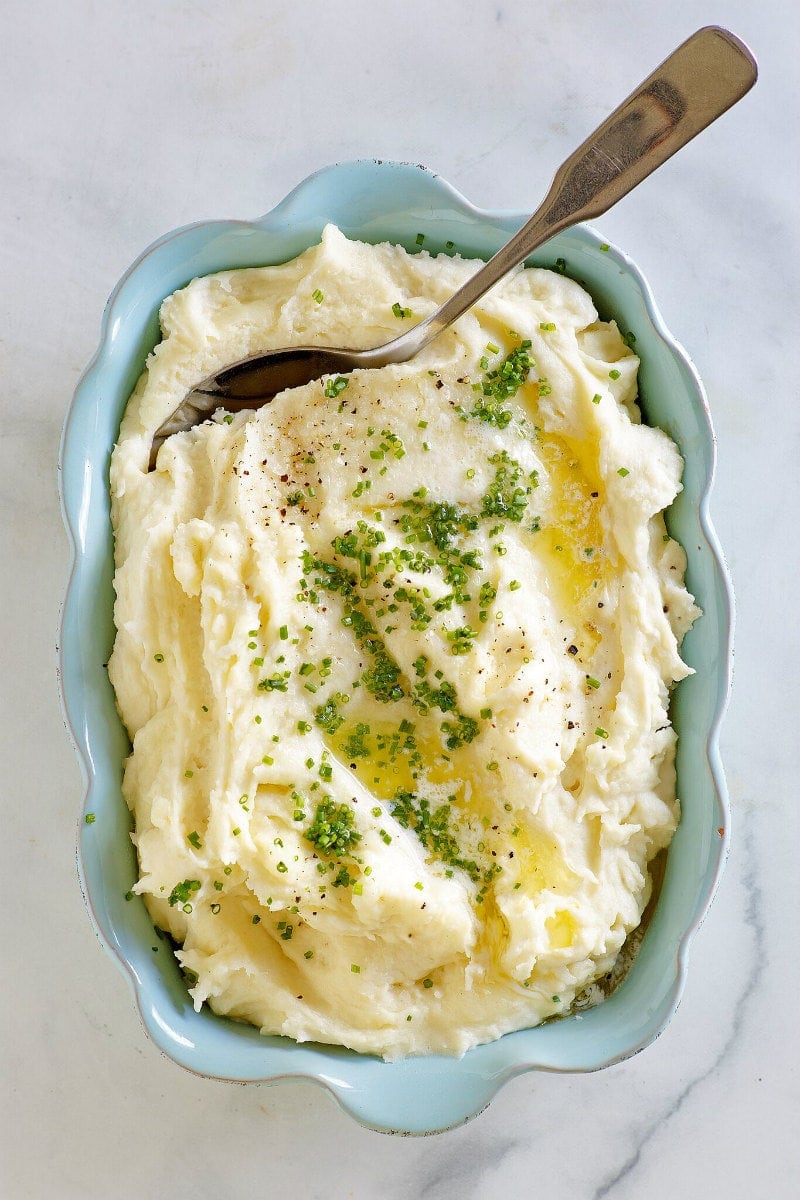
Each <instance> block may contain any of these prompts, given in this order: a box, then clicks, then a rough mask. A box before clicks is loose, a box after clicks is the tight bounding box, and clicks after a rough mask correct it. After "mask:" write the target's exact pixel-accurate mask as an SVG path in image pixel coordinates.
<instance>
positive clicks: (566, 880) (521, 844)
mask: <svg viewBox="0 0 800 1200" xmlns="http://www.w3.org/2000/svg"><path fill="white" fill-rule="evenodd" d="M510 841H511V843H512V844H513V849H514V858H515V859H516V860H517V870H518V872H519V876H518V878H519V882H520V883H521V884H522V888H523V890H524V891H525V892H526V893H527V895H529V896H535V895H537V894H538V893H539V892H542V891H545V889H550V890H552V891H557V892H559V893H562V894H569V893H570V892H572V891H574V889H575V884H576V882H577V877H576V876H575V874H574V872H573V871H571V870H570V868H569V867H568V866H567V864H566V863H565V862H564V857H563V855H562V853H561V849H560V847H559V845H558V843H557V842H556V841H555V840H554V839H553V838H550V837H547V836H546V835H545V834H543V833H540V832H539V831H538V830H535V829H530V828H527V829H526V828H521V829H520V831H519V833H518V834H517V836H516V837H512V838H511V839H510Z"/></svg>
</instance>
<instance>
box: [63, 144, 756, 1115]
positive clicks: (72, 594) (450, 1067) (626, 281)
mask: <svg viewBox="0 0 800 1200" xmlns="http://www.w3.org/2000/svg"><path fill="white" fill-rule="evenodd" d="M526 216H527V214H523V213H518V212H487V211H485V210H481V209H477V208H475V207H474V206H473V205H471V204H469V203H468V202H467V201H466V200H465V199H464V198H463V197H462V196H461V195H459V193H458V192H456V191H455V190H454V189H453V188H452V187H450V186H449V184H447V183H445V182H444V181H443V180H442V179H441V178H439V177H438V176H436V175H434V174H432V173H431V172H429V171H427V170H425V169H423V168H420V167H415V166H410V165H407V164H400V163H389V162H366V161H365V162H353V163H344V164H339V165H337V166H333V167H329V168H326V169H324V170H322V171H320V172H318V173H317V174H315V175H312V176H311V177H310V178H309V179H307V180H305V181H304V182H303V183H301V184H300V186H299V187H298V188H296V189H295V190H294V191H293V192H292V193H291V194H290V195H289V196H288V197H287V198H286V199H285V200H284V201H283V202H282V203H281V204H279V205H278V207H277V208H275V209H274V210H273V211H272V212H270V213H268V214H267V215H266V216H264V217H261V218H259V219H258V220H256V221H209V222H202V223H199V224H196V225H190V226H187V227H185V228H183V229H179V230H176V231H175V232H174V233H170V234H168V235H167V236H166V237H164V238H161V239H160V240H159V241H157V242H156V243H155V244H154V245H153V246H151V247H150V248H149V249H148V250H146V251H145V252H144V254H142V255H141V257H140V258H139V259H138V260H137V261H136V262H135V263H134V264H133V266H132V267H131V268H130V270H129V271H128V272H127V273H126V274H125V275H124V277H123V278H122V279H121V281H120V282H119V284H118V285H117V287H116V288H115V289H114V292H113V293H112V295H111V298H110V300H109V302H108V305H107V308H106V311H105V314H104V317H103V322H102V329H101V337H100V345H99V348H98V351H97V354H96V355H95V357H94V359H93V360H92V362H91V363H90V364H89V367H88V368H87V370H86V372H85V374H84V375H83V377H82V379H81V381H80V383H79V384H78V387H77V390H76V392H75V396H74V398H73V401H72V405H71V407H70V410H69V413H68V415H67V419H66V423H65V426H64V433H63V440H62V446H61V456H60V483H61V496H62V505H63V512H64V520H65V523H66V526H67V530H68V533H69V536H70V539H71V542H72V552H73V557H72V568H71V572H70V578H69V584H68V587H67V592H66V597H65V601H64V607H63V618H62V629H61V644H60V672H61V689H62V697H63V704H64V708H65V712H66V717H67V721H68V725H69V728H70V730H71V732H72V737H73V740H74V743H75V747H76V750H77V753H78V757H79V760H80V764H81V768H82V772H83V776H84V781H85V786H86V795H85V801H84V812H83V814H82V815H81V818H80V826H79V836H78V841H79V847H78V870H79V876H80V881H81V886H82V888H83V892H84V895H85V898H86V903H87V906H88V909H89V912H90V914H91V917H92V920H93V922H94V925H95V929H96V930H97V932H98V934H99V936H100V938H101V940H102V942H103V944H104V945H105V947H106V948H107V949H108V951H109V952H110V954H111V955H112V957H113V958H114V960H115V961H116V962H117V963H118V965H119V966H120V967H121V968H122V970H123V971H124V973H125V974H126V976H127V978H128V980H129V981H130V983H131V984H132V986H133V989H134V993H135V996H136V1002H137V1004H138V1006H139V1011H140V1013H141V1016H142V1020H143V1022H144V1025H145V1028H146V1030H147V1032H148V1033H149V1034H150V1036H151V1037H152V1038H153V1040H154V1041H155V1043H156V1045H157V1046H158V1047H159V1048H160V1049H161V1050H162V1051H164V1053H165V1054H167V1055H169V1056H170V1057H171V1058H172V1059H174V1060H175V1062H177V1063H179V1064H180V1065H181V1066H184V1067H186V1068H188V1069H189V1070H192V1071H195V1072H197V1073H198V1074H200V1075H205V1076H210V1077H213V1078H222V1079H229V1080H237V1081H255V1082H274V1081H276V1080H278V1079H284V1078H304V1079H312V1080H316V1081H317V1082H319V1083H321V1084H323V1085H324V1086H325V1087H327V1088H328V1089H329V1091H330V1092H331V1093H332V1094H333V1096H334V1097H335V1098H336V1099H337V1100H338V1102H339V1103H340V1104H341V1105H342V1107H343V1108H344V1109H345V1110H346V1111H347V1112H349V1113H351V1114H352V1115H353V1116H354V1117H355V1118H356V1119H357V1120H359V1121H361V1122H362V1123H363V1124H365V1125H369V1126H372V1127H374V1128H376V1129H381V1130H386V1131H398V1132H406V1133H430V1132H433V1131H436V1130H441V1129H444V1128H447V1127H450V1126H453V1125H456V1124H458V1123H460V1122H462V1121H465V1120H467V1119H469V1118H470V1117H471V1116H473V1115H475V1114H476V1113H478V1112H479V1111H480V1110H481V1109H482V1108H483V1107H484V1106H485V1105H486V1104H487V1103H488V1102H489V1100H490V1099H491V1098H492V1096H493V1095H494V1093H495V1092H496V1091H497V1090H498V1088H499V1087H501V1085H502V1084H504V1083H505V1082H506V1081H507V1080H508V1079H510V1078H512V1077H513V1076H515V1075H518V1074H520V1073H521V1072H523V1071H529V1070H550V1071H593V1070H597V1069H598V1068H601V1067H604V1066H608V1065H610V1064H612V1063H615V1062H619V1061H620V1060H621V1059H624V1058H627V1057H629V1056H630V1055H632V1054H635V1053H636V1052H637V1051H639V1050H641V1049H643V1048H644V1047H645V1046H647V1045H648V1044H649V1043H650V1042H652V1041H653V1039H654V1038H655V1037H656V1036H657V1035H658V1034H659V1033H660V1032H661V1031H662V1030H663V1028H664V1027H665V1025H666V1024H667V1022H668V1021H669V1020H670V1018H671V1016H672V1015H673V1013H674V1012H675V1009H676V1008H677V1005H678V1002H679V999H680V996H681V992H682V989H683V986H684V983H685V978H686V970H687V957H688V948H689V942H690V940H691V936H692V934H693V932H694V931H695V930H696V929H697V926H698V924H699V922H700V921H701V919H702V917H703V916H704V914H705V912H706V910H707V908H708V905H709V903H710V901H711V897H712V894H713V892H714V889H715V887H716V885H717V882H718V879H719V875H720V871H721V868H722V864H723V861H724V856H725V852H726V846H727V836H728V834H727V829H728V814H727V798H726V792H725V783H724V777H723V772H722V766H721V763H720V759H719V752H718V745H717V735H718V727H719V723H720V719H721V716H722V713H723V710H724V707H725V703H726V699H727V694H728V687H729V675H730V660H731V628H732V601H731V592H730V586H729V582H728V578H727V575H726V571H725V567H724V563H723V560H722V556H721V553H720V550H719V547H718V544H717V540H716V537H715V534H714V531H713V528H712V526H711V522H710V518H709V515H708V494H709V489H710V487H711V481H712V475H713V469H714V456H715V447H714V438H713V433H712V429H711V422H710V418H709V413H708V406H707V403H706V398H705V395H704V392H703V388H702V385H701V383H700V380H699V379H698V377H697V374H696V372H695V370H694V368H693V366H692V364H691V362H690V360H689V359H688V357H687V355H686V354H685V353H684V351H683V350H682V349H681V348H680V347H679V346H678V345H677V344H676V343H675V341H674V340H673V339H672V337H671V336H670V335H669V333H668V332H667V330H666V329H665V328H664V324H663V322H662V319H661V317H660V315H659V313H658V310H657V309H656V306H655V302H654V300H653V297H652V295H651V293H650V290H649V288H648V285H647V283H646V282H645V280H644V278H643V277H642V275H641V273H640V272H639V270H638V269H637V268H636V267H635V265H634V264H633V263H632V262H631V260H630V259H629V258H627V257H626V256H625V255H624V254H623V253H621V252H620V251H619V250H617V249H615V248H614V247H609V246H607V245H606V244H605V243H604V242H603V241H602V239H601V237H600V236H599V235H598V234H597V233H596V232H594V231H593V230H592V229H589V228H587V227H584V226H582V227H579V228H576V229H573V230H571V231H568V232H565V233H562V234H559V235H558V236H557V237H556V238H554V239H553V241H551V242H550V243H549V244H548V245H547V246H546V247H544V248H543V249H542V250H541V251H540V252H539V253H538V254H536V255H535V256H534V258H533V259H532V262H534V263H536V264H540V265H553V264H554V263H555V260H556V259H557V258H563V259H565V260H566V263H567V273H568V274H570V275H572V276H573V277H574V278H576V279H578V280H580V281H581V282H583V283H584V284H585V285H586V287H587V288H588V290H589V291H590V292H591V293H592V295H593V297H594V298H595V301H596V303H597V305H598V307H599V309H600V312H601V315H602V316H606V317H611V316H613V317H614V318H616V319H617V321H618V322H619V324H620V326H621V327H622V328H623V329H624V330H632V331H634V332H635V335H636V349H637V352H638V353H639V354H640V356H641V361H642V365H641V373H640V388H641V399H642V407H643V411H644V415H645V418H646V419H647V420H648V421H649V422H650V423H651V424H654V425H659V426H661V428H663V429H665V430H666V431H667V432H668V433H669V434H670V436H671V437H672V438H673V439H674V440H675V442H676V443H677V444H678V446H679V448H680V450H681V453H682V454H683V456H684V459H685V462H686V468H685V474H684V490H683V492H682V493H681V494H680V495H679V497H678V498H677V500H676V501H675V503H674V504H673V505H672V507H671V509H670V511H669V514H668V527H669V530H670V532H671V533H672V534H673V536H674V537H676V538H677V539H678V540H679V541H680V542H681V543H682V544H683V546H684V547H685V549H686V552H687V555H688V571H687V585H688V587H689V589H690V590H691V591H692V592H693V593H694V595H695V596H696V598H697V601H698V604H699V605H700V606H701V608H702V610H703V616H702V618H701V619H700V620H699V621H698V622H697V623H696V624H695V626H694V628H693V629H692V630H691V632H690V633H689V634H688V635H687V637H686V639H685V642H684V645H683V654H684V657H685V659H686V661H687V662H688V663H689V665H690V666H692V667H693V668H694V670H695V672H696V673H695V674H694V675H693V676H691V677H690V678H688V679H686V680H685V681H683V682H682V683H681V684H680V685H679V686H678V688H677V689H676V691H675V693H674V697H673V703H672V716H673V721H674V724H675V726H676V729H677V731H678V735H679V742H678V781H679V787H678V791H679V795H680V798H681V802H682V819H681V823H680V826H679V828H678V831H677V834H676V835H675V838H674V840H673V843H672V845H671V847H670V850H669V852H668V855H667V860H666V870H665V873H664V879H663V885H662V887H661V892H660V896H659V899H658V903H657V905H656V907H655V912H654V915H653V917H652V919H651V921H650V924H649V926H648V928H647V932H646V934H645V936H644V939H643V941H642V944H641V948H640V950H639V952H638V955H637V957H636V959H635V961H634V963H633V966H632V968H631V970H630V971H629V973H628V974H627V976H626V978H625V980H624V982H623V983H622V984H621V985H620V986H619V987H618V988H617V989H616V990H615V991H614V992H613V994H612V995H611V996H610V998H609V999H607V1000H606V1001H605V1002H604V1003H603V1004H601V1005H599V1006H597V1007H595V1008H592V1009H590V1010H587V1011H584V1012H582V1013H581V1014H577V1015H573V1016H569V1017H566V1018H562V1019H559V1020H555V1021H552V1022H550V1023H548V1024H545V1025H540V1026H538V1027H537V1028H535V1029H530V1030H522V1031H519V1032H517V1033H511V1034H507V1035H506V1036H505V1037H503V1038H501V1039H500V1040H499V1041H497V1042H494V1043H491V1044H490V1045H486V1046H480V1047H478V1048H476V1049H474V1050H471V1051H469V1052H468V1053H467V1054H466V1055H465V1056H464V1057H463V1058H461V1059H453V1058H445V1057H436V1056H430V1057H425V1058H412V1059H407V1060H404V1061H401V1062H397V1063H391V1064H387V1063H384V1062H382V1061H381V1060H379V1059H376V1058H371V1057H368V1056H361V1055H358V1054H355V1053H353V1052H351V1051H348V1050H344V1049H337V1048H331V1047H326V1046H319V1045H313V1044H306V1045H297V1044H295V1043H294V1042H292V1041H289V1040H288V1039H285V1038H280V1037H263V1036H262V1035H260V1034H259V1033H258V1032H257V1030H255V1029H254V1028H251V1027H249V1026H246V1025H241V1024H237V1023H235V1022H232V1021H228V1020H225V1019H222V1018H220V1017H217V1016H215V1015H214V1014H213V1013H211V1012H210V1011H209V1010H208V1009H207V1008H204V1009H203V1011H201V1012H199V1013H196V1012H195V1011H194V1009H193V1007H192V1002H191V999H190V997H189V995H188V992H187V989H186V985H185V983H184V981H183V979H182V977H181V974H180V971H179V968H178V964H177V962H176V960H175V958H174V956H173V954H172V953H171V948H170V944H169V942H168V941H167V940H166V939H163V940H162V938H161V936H160V935H159V934H158V933H157V932H156V931H155V930H154V929H153V925H152V922H151V921H150V918H149V916H148V914H147V911H146V909H145V907H144V903H143V902H142V901H141V900H140V899H139V898H134V899H132V900H126V893H128V892H129V889H130V888H131V886H132V884H133V883H134V880H135V878H136V862H135V855H134V850H133V847H132V845H131V841H130V837H129V832H130V828H131V823H130V816H129V813H128V810H127V808H126V806H125V803H124V801H123V799H122V795H121V790H120V782H121V777H122V769H123V763H124V760H125V758H126V756H127V754H128V750H129V745H128V740H127V737H126V735H125V732H124V730H123V728H122V726H121V724H120V721H119V718H118V716H117V712H116V708H115V704H114V696H113V693H112V689H111V686H110V684H109V681H108V677H107V673H106V670H105V663H106V662H107V660H108V656H109V653H110V651H111V646H112V642H113V638H114V627H113V620H112V605H113V589H112V577H113V544H112V534H111V526H110V520H109V499H108V465H109V456H110V453H111V449H112V447H113V445H114V441H115V438H116V435H117V430H118V427H119V422H120V417H121V414H122V411H123V408H124V406H125V403H126V401H127V398H128V396H129V394H130V392H131V390H132V388H133V386H134V383H135V382H136V379H137V378H138V376H139V374H140V372H141V370H142V367H143V365H144V362H145V359H146V356H147V354H148V352H149V351H150V350H151V349H152V348H153V346H154V345H155V344H156V342H157V341H158V338H159V326H158V310H159V306H160V304H161V301H162V300H163V299H164V297H165V296H167V295H169V294H170V293H171V292H173V291H174V290H175V289H176V288H179V287H182V286H183V285H184V284H186V283H187V282H188V281H189V280H190V279H192V278H193V277H194V276H197V275H206V274H208V273H210V272H212V271H219V270H222V269H225V268H231V267H245V266H253V265H262V264H268V263H280V262H285V261H287V260H288V259H291V258H294V257H295V256H296V255H297V254H299V253H300V252H301V251H303V250H305V249H306V248H307V247H308V246H309V245H312V244H314V243H315V242H316V241H317V240H318V239H319V236H320V234H321V231H322V229H323V226H324V225H325V224H326V223H327V222H329V221H332V222H334V223H336V224H337V225H339V227H340V228H341V229H342V230H343V231H344V233H346V234H347V235H349V236H351V237H356V238H361V239H363V240H366V241H369V242H380V241H385V240H388V241H392V242H397V243H400V244H402V245H404V246H406V247H407V248H408V249H409V250H414V249H415V246H416V238H417V234H419V233H423V234H424V235H425V247H426V249H429V250H431V252H432V253H435V252H437V251H441V250H444V248H445V244H446V243H448V242H453V243H455V246H456V248H457V250H458V251H459V252H460V253H461V254H463V255H464V256H475V257H482V258H487V257H489V256H490V255H491V254H492V253H494V251H495V250H497V249H498V248H499V246H500V245H501V244H502V243H503V242H505V241H506V240H507V238H508V237H509V236H510V235H511V233H513V232H514V231H516V230H517V229H518V228H519V226H520V225H521V224H522V223H523V221H524V220H525V219H526ZM87 814H90V819H89V821H88V822H87V821H86V815H87Z"/></svg>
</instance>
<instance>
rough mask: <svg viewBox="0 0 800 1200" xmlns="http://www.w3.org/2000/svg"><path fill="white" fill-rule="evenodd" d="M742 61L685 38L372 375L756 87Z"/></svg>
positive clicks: (713, 43) (743, 51) (723, 42)
mask: <svg viewBox="0 0 800 1200" xmlns="http://www.w3.org/2000/svg"><path fill="white" fill-rule="evenodd" d="M757 74H758V68H757V66H756V62H755V59H754V58H753V56H752V54H751V53H750V51H749V50H748V49H747V47H746V46H745V45H744V43H743V42H741V41H739V39H738V38H737V37H735V36H734V35H733V34H732V33H729V32H728V30H726V29H721V28H720V27H718V26H716V25H709V26H707V27H706V28H704V29H700V30H698V31H697V33H695V34H693V35H692V37H690V38H689V39H688V40H687V41H685V42H684V43H683V45H681V46H679V47H678V49H677V50H675V51H674V53H672V54H670V56H669V58H667V59H666V60H665V61H664V62H663V63H662V64H661V66H660V67H658V68H657V69H656V70H655V71H654V72H653V73H652V75H650V76H648V78H647V79H646V80H645V81H644V83H642V84H641V85H640V86H639V87H638V88H637V89H636V91H635V92H633V93H632V94H631V95H630V96H629V97H628V99H627V100H625V101H623V103H622V104H620V106H619V107H618V108H616V109H615V110H614V112H612V113H611V115H610V116H609V117H607V118H606V120H605V121H604V122H603V123H602V125H600V126H599V127H598V128H597V129H596V130H595V132H594V133H593V134H591V135H590V136H589V137H588V138H587V139H586V141H585V142H583V144H582V145H580V146H579V147H578V149H577V150H575V151H574V153H573V154H571V155H570V156H569V158H568V159H567V160H566V162H565V163H563V165H562V166H561V167H559V169H558V171H557V172H556V176H555V178H554V180H553V182H552V184H551V186H550V190H549V192H548V193H547V196H546V197H545V199H544V201H543V202H542V204H541V205H540V206H539V208H538V209H537V210H536V212H535V213H534V214H533V216H532V217H531V218H530V220H529V221H527V222H526V224H525V225H523V226H522V228H521V229H520V230H519V231H518V232H517V233H516V234H515V235H514V236H513V237H512V238H511V239H510V241H508V242H506V244H505V245H504V246H503V247H502V249H501V250H498V252H497V254H495V255H494V257H493V258H491V259H490V260H489V261H488V262H487V263H486V265H485V266H484V267H482V268H481V269H480V270H479V271H478V272H477V273H476V274H475V275H473V276H472V278H471V279H470V280H468V282H467V283H465V284H464V285H463V287H461V288H459V290H458V291H457V292H455V293H454V295H452V296H451V297H450V299H449V300H447V301H445V303H444V304H443V305H442V306H441V308H438V309H437V310H436V312H434V313H431V315H430V316H429V317H426V318H425V320H424V321H421V322H420V323H419V324H418V325H415V326H414V328H413V329H410V330H409V331H408V333H405V334H403V335H402V336H401V337H399V338H396V339H395V341H393V342H390V343H389V344H388V345H387V346H382V347H379V348H377V349H376V351H375V360H374V363H373V364H372V365H375V366H379V365H383V364H385V363H390V362H402V361H404V360H405V359H407V358H410V357H411V356H412V354H416V353H418V351H419V350H421V349H422V348H423V346H427V344H428V343H429V342H430V341H432V340H433V339H434V338H435V337H437V336H438V335H439V334H440V333H441V332H442V331H443V330H444V329H446V328H447V326H448V325H451V324H452V323H453V321H455V320H457V319H458V317H460V316H461V315H462V314H463V313H465V312H466V311H467V309H469V308H471V307H472V305H473V304H475V303H476V301H478V300H479V299H480V298H481V296H483V295H484V293H485V292H487V291H488V290H489V288H491V287H492V286H493V285H494V284H495V283H497V282H498V281H499V280H500V279H502V278H503V277H504V276H505V275H507V274H508V273H509V271H511V270H513V268H514V267H517V266H519V264H520V263H521V262H524V261H525V259H526V258H528V257H529V256H530V255H531V254H532V253H533V251H534V250H536V249H538V247H539V246H541V245H542V243H543V242H546V241H547V240H548V239H549V238H551V237H552V236H553V235H554V234H556V233H558V232H559V230H561V229H565V228H567V227H568V226H570V225H577V224H578V223H579V222H581V221H586V220H589V219H591V218H593V217H597V216H599V215H600V214H601V213H604V212H606V210H607V209H609V208H611V206H612V205H614V204H616V203H617V201H618V200H621V199H622V197H623V196H626V195H627V194H628V192H629V191H631V189H632V188H635V187H636V185H637V184H638V183H641V181H642V180H643V179H645V178H646V177H647V176H648V175H649V174H650V173H651V172H652V171H655V169H656V167H660V166H661V164H662V163H664V162H666V160H667V159H668V158H670V157H671V156H672V155H673V154H675V152H676V151H678V150H680V149H681V147H682V146H685V145H686V143H687V142H688V141H691V139H692V138H693V137H695V136H696V135H697V134H698V133H700V132H701V131H702V130H703V129H705V128H706V126H707V125H710V124H711V122H712V121H715V120H716V119H717V117H720V116H722V114H723V113H724V112H725V111H726V110H727V109H729V108H730V107H731V106H732V105H733V104H735V103H736V102H737V100H741V98H742V96H744V95H745V94H746V93H747V92H748V91H749V90H750V88H751V87H752V86H753V84H754V83H755V82H756V78H757Z"/></svg>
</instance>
